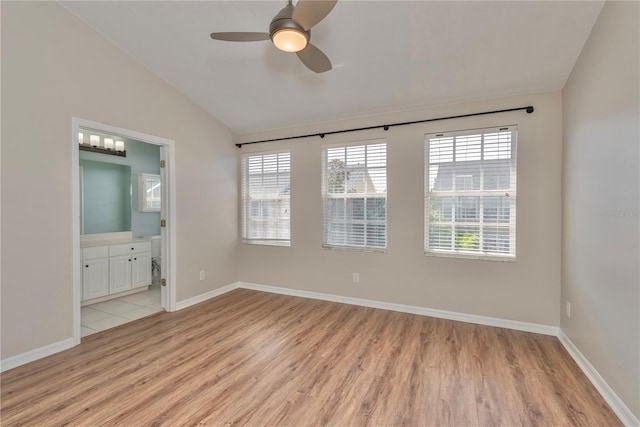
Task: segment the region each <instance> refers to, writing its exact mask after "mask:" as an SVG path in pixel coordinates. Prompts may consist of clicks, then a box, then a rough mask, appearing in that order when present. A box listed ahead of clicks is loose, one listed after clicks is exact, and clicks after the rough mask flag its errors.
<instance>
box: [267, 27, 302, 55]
mask: <svg viewBox="0 0 640 427" xmlns="http://www.w3.org/2000/svg"><path fill="white" fill-rule="evenodd" d="M271 40H273V44H274V45H275V46H276V47H277V48H278V49H280V50H283V51H285V52H300V51H301V50H302V49H304V48H305V47H307V43H308V42H309V38H308V36H307V34H305V33H304V32H302V31H300V30H298V29H295V28H282V29H280V30H278V31H276V32H275V33H274V34H273V36H272V37H271Z"/></svg>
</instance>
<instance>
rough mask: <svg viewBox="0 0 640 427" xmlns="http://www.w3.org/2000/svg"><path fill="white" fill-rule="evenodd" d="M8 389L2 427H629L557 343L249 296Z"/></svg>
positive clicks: (90, 340) (94, 339)
mask: <svg viewBox="0 0 640 427" xmlns="http://www.w3.org/2000/svg"><path fill="white" fill-rule="evenodd" d="M1 381H2V383H1V386H2V391H1V393H2V408H1V409H2V412H1V419H0V421H1V424H2V426H5V427H8V426H15V425H28V426H63V425H68V426H102V425H118V426H127V427H129V426H179V425H220V426H227V425H254V426H306V425H309V426H312V425H331V426H364V425H371V426H436V425H448V426H463V425H473V426H493V425H504V426H520V425H525V426H529V425H552V426H560V425H562V426H564V425H585V426H610V425H611V426H613V425H620V422H619V420H618V419H617V418H616V416H615V415H614V414H613V412H612V411H611V410H610V409H609V407H608V406H607V404H606V403H605V402H604V400H603V399H602V397H601V396H600V395H599V394H598V392H597V391H596V390H595V389H594V387H593V386H592V385H591V383H590V382H589V381H588V380H587V378H586V377H585V376H584V375H583V374H582V372H581V371H580V369H579V368H578V366H577V365H576V364H575V363H574V362H573V360H572V359H571V358H570V356H569V355H568V354H567V352H566V351H565V350H564V348H563V347H562V345H561V343H560V342H559V341H558V339H557V338H555V337H551V336H544V335H537V334H532V333H526V332H518V331H512V330H507V329H501V328H494V327H489V326H479V325H473V324H468V323H461V322H454V321H450V320H442V319H435V318H430V317H423V316H417V315H412V314H405V313H397V312H392V311H386V310H378V309H372V308H365V307H357V306H351V305H346V304H338V303H332V302H326V301H317V300H311V299H303V298H296V297H289V296H283V295H275V294H268V293H262V292H256V291H250V290H235V291H233V292H230V293H227V294H225V295H222V296H219V297H217V298H215V299H212V300H209V301H206V302H204V303H201V304H198V305H195V306H192V307H190V308H187V309H184V310H181V311H178V312H174V313H159V314H155V315H152V316H150V317H147V318H144V319H141V320H138V321H135V322H133V323H129V324H126V325H122V326H118V327H116V328H114V329H111V330H108V331H103V332H99V333H97V334H94V335H91V336H89V337H87V338H85V339H83V340H82V344H81V345H79V346H77V347H74V348H72V349H69V350H67V351H64V352H61V353H58V354H56V355H53V356H50V357H47V358H45V359H41V360H39V361H36V362H33V363H30V364H27V365H24V366H21V367H18V368H16V369H12V370H10V371H7V372H5V373H3V374H2V376H1Z"/></svg>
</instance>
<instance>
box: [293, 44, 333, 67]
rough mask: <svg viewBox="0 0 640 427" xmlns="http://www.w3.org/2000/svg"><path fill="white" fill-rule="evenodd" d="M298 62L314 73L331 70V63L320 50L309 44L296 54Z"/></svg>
mask: <svg viewBox="0 0 640 427" xmlns="http://www.w3.org/2000/svg"><path fill="white" fill-rule="evenodd" d="M296 55H298V58H300V61H302V63H303V64H304V65H305V66H306V67H307V68H308V69H310V70H311V71H313V72H315V73H324V72H326V71H329V70H331V68H332V66H331V61H330V60H329V58H327V55H325V54H324V53H323V52H322V51H321V50H320V49H318V48H317V47H315V46H314V45H312V44H311V43H309V44H308V45H307V47H305V48H304V49H302V50H301V51H300V52H297V53H296Z"/></svg>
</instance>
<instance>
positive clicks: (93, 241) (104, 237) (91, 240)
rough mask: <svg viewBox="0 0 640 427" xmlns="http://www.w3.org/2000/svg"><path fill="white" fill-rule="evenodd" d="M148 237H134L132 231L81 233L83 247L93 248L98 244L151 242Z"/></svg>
mask: <svg viewBox="0 0 640 427" xmlns="http://www.w3.org/2000/svg"><path fill="white" fill-rule="evenodd" d="M150 241H151V239H150V238H148V237H136V238H133V237H132V235H131V232H130V231H128V232H122V233H104V234H82V235H80V247H81V248H93V247H96V246H109V245H120V244H123V243H141V242H150Z"/></svg>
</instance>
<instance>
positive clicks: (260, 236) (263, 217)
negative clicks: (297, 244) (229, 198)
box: [241, 152, 291, 246]
mask: <svg viewBox="0 0 640 427" xmlns="http://www.w3.org/2000/svg"><path fill="white" fill-rule="evenodd" d="M241 171H242V241H243V242H244V243H253V244H262V245H277V246H290V244H291V231H290V215H291V209H290V197H291V185H290V183H291V156H290V153H289V152H281V153H269V154H249V155H245V156H243V157H242V165H241Z"/></svg>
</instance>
